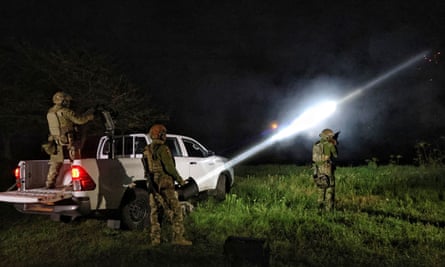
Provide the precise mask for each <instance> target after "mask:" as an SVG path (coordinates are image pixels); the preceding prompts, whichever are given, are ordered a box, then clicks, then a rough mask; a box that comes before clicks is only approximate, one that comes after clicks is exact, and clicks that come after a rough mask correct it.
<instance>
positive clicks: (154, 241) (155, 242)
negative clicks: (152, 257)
mask: <svg viewBox="0 0 445 267" xmlns="http://www.w3.org/2000/svg"><path fill="white" fill-rule="evenodd" d="M150 244H151V245H152V246H159V244H161V239H160V238H159V237H158V238H152V239H151V243H150Z"/></svg>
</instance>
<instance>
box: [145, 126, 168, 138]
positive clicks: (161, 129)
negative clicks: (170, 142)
mask: <svg viewBox="0 0 445 267" xmlns="http://www.w3.org/2000/svg"><path fill="white" fill-rule="evenodd" d="M166 134H167V128H165V126H164V125H162V124H155V125H153V126H151V128H150V131H148V135H149V136H150V138H151V139H153V140H154V139H161V140H165V138H166Z"/></svg>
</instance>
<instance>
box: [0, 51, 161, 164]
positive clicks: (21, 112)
mask: <svg viewBox="0 0 445 267" xmlns="http://www.w3.org/2000/svg"><path fill="white" fill-rule="evenodd" d="M0 88H1V92H2V94H3V96H2V98H1V99H0V114H1V115H0V127H1V129H2V132H1V133H0V135H1V137H2V143H3V146H4V149H3V152H4V153H3V154H4V155H3V157H5V158H10V157H11V153H10V150H9V146H10V142H11V140H12V138H13V137H15V136H18V135H23V134H25V135H26V134H27V133H29V134H31V133H43V135H42V136H46V135H47V133H48V129H47V122H46V111H47V110H48V108H49V107H50V106H51V105H52V101H51V98H52V96H53V94H54V93H55V92H57V91H64V92H66V93H68V94H70V95H71V96H72V98H73V101H72V104H71V107H72V108H73V109H74V110H75V111H76V112H78V113H82V112H85V111H87V110H88V109H91V108H94V107H97V106H99V105H100V106H102V107H105V108H108V109H112V110H113V113H114V114H116V117H115V120H116V121H115V122H116V126H117V130H119V131H120V132H129V131H146V130H147V128H148V126H149V125H150V124H152V123H153V122H155V121H164V120H168V117H167V116H166V115H165V114H163V113H161V112H160V111H159V110H158V108H157V107H156V106H154V105H153V103H152V101H151V98H150V94H149V91H148V90H143V89H141V88H138V87H137V86H135V85H134V84H132V83H131V82H130V81H129V80H128V79H127V78H126V76H125V75H124V74H121V73H119V72H118V71H116V66H115V65H114V64H112V63H111V62H110V60H109V59H108V58H107V57H106V56H103V55H101V54H100V53H95V52H91V51H89V50H87V49H85V48H70V49H65V50H62V49H60V48H52V49H42V48H36V47H32V46H31V45H29V44H17V43H14V44H12V45H11V44H8V45H3V46H1V47H0ZM99 117H100V116H96V119H95V120H94V122H93V123H90V124H88V126H87V127H88V134H89V135H101V134H103V130H104V128H103V124H102V122H101V120H100V118H99ZM43 141H44V140H40V142H43Z"/></svg>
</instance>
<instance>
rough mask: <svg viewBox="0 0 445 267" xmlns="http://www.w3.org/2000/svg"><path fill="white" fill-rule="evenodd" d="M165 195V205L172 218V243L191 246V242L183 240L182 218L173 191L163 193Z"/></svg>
mask: <svg viewBox="0 0 445 267" xmlns="http://www.w3.org/2000/svg"><path fill="white" fill-rule="evenodd" d="M164 192H165V195H166V200H167V202H168V203H167V205H168V206H169V208H170V210H171V211H172V212H173V216H172V221H171V224H172V243H173V244H176V245H191V244H192V242H191V241H189V240H186V239H185V238H184V216H183V213H182V208H181V204H180V203H179V200H178V196H177V194H176V192H175V190H174V189H167V190H165V191H164Z"/></svg>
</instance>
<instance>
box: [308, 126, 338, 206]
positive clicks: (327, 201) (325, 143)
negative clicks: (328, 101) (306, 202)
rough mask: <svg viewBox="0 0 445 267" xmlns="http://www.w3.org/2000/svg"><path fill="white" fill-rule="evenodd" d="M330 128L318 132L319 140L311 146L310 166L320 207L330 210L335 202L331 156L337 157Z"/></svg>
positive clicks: (333, 169) (334, 141)
mask: <svg viewBox="0 0 445 267" xmlns="http://www.w3.org/2000/svg"><path fill="white" fill-rule="evenodd" d="M334 136H335V134H334V132H333V131H332V130H331V129H324V130H323V131H322V132H321V133H320V140H319V141H317V142H316V143H315V144H314V145H313V148H312V166H313V168H314V175H313V178H314V181H315V184H316V185H317V187H318V190H319V196H318V204H319V208H320V209H326V210H328V211H331V210H333V209H334V204H335V175H334V171H335V166H334V163H333V162H332V158H333V157H334V158H337V141H336V139H335V138H334Z"/></svg>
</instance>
